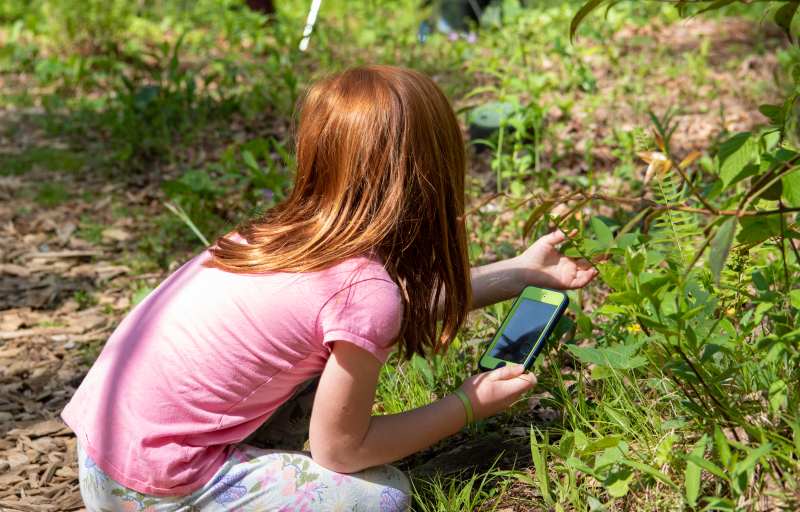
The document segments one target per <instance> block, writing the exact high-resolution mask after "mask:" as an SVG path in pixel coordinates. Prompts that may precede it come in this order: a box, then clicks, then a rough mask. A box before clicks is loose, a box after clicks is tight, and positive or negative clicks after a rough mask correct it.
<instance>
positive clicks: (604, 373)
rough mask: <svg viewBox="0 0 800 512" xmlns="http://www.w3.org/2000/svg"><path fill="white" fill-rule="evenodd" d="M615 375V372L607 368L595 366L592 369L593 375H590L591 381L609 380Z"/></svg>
mask: <svg viewBox="0 0 800 512" xmlns="http://www.w3.org/2000/svg"><path fill="white" fill-rule="evenodd" d="M613 375H614V370H612V369H611V368H609V367H607V366H595V367H594V368H592V373H591V374H590V375H589V378H590V379H593V380H602V379H607V378H608V377H611V376H613Z"/></svg>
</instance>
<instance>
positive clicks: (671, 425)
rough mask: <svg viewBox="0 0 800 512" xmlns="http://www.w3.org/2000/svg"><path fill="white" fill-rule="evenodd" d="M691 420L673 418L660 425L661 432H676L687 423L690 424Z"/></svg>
mask: <svg viewBox="0 0 800 512" xmlns="http://www.w3.org/2000/svg"><path fill="white" fill-rule="evenodd" d="M691 421H692V420H691V418H673V419H671V420H667V421H665V422H663V423H662V424H661V427H660V428H661V430H663V431H667V430H677V429H679V428H683V427H685V426H686V425H688V424H689V423H691Z"/></svg>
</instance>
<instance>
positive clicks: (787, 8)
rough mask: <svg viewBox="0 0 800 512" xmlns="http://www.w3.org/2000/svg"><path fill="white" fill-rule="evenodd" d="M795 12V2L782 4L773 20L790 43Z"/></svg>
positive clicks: (759, 108)
mask: <svg viewBox="0 0 800 512" xmlns="http://www.w3.org/2000/svg"><path fill="white" fill-rule="evenodd" d="M796 12H797V4H796V3H795V2H787V3H786V4H784V6H783V7H781V8H780V9H778V10H777V11H775V18H774V21H775V24H776V25H778V26H779V27H781V30H783V33H784V34H786V37H788V38H789V42H790V43H792V42H794V41H793V40H792V32H791V28H792V19H793V18H794V15H795V13H796ZM762 106H769V107H771V106H772V105H762ZM776 108H777V107H776ZM758 111H759V112H761V113H762V114H764V115H765V116H767V117H769V118H770V119H772V118H773V117H775V116H770V115H767V114H766V113H764V111H763V110H761V107H758ZM778 111H779V112H780V109H778Z"/></svg>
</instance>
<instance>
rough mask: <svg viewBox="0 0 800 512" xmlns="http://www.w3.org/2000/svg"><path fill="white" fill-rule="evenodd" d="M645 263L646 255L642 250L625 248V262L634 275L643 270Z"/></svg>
mask: <svg viewBox="0 0 800 512" xmlns="http://www.w3.org/2000/svg"><path fill="white" fill-rule="evenodd" d="M646 263H647V255H646V253H645V252H644V251H633V250H632V249H631V248H630V247H628V248H627V249H626V250H625V264H626V265H627V266H628V270H629V271H630V272H631V274H633V275H634V276H638V275H639V274H641V273H642V272H643V271H644V266H645V264H646Z"/></svg>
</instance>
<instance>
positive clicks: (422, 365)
mask: <svg viewBox="0 0 800 512" xmlns="http://www.w3.org/2000/svg"><path fill="white" fill-rule="evenodd" d="M410 366H411V367H412V368H414V369H415V370H416V371H417V372H418V373H419V374H420V375H422V377H423V378H424V379H425V380H426V381H427V383H428V384H429V385H431V386H433V385H434V384H435V382H434V378H433V372H432V371H431V367H430V365H429V364H428V362H427V361H426V360H425V359H424V358H422V357H420V356H419V354H414V357H412V358H411V361H410Z"/></svg>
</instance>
